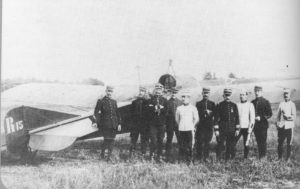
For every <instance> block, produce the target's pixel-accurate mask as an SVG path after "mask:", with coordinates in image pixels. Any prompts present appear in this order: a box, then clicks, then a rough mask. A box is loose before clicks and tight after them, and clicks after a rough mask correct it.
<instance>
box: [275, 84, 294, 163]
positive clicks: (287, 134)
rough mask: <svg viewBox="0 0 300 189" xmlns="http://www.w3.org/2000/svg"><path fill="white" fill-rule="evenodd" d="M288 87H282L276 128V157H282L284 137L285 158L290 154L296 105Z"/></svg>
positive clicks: (288, 157)
mask: <svg viewBox="0 0 300 189" xmlns="http://www.w3.org/2000/svg"><path fill="white" fill-rule="evenodd" d="M290 93H291V91H290V89H284V91H283V98H284V101H282V102H281V103H280V104H279V107H278V114H277V124H276V126H277V130H278V159H279V160H281V159H282V152H283V142H284V140H285V139H286V160H287V161H288V160H289V159H290V156H291V145H292V139H293V130H294V127H295V121H296V116H297V110H296V105H295V103H294V102H292V101H291V97H290Z"/></svg>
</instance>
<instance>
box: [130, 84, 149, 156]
mask: <svg viewBox="0 0 300 189" xmlns="http://www.w3.org/2000/svg"><path fill="white" fill-rule="evenodd" d="M146 91H147V89H146V88H145V87H140V89H139V96H138V97H137V99H135V100H134V101H132V104H131V112H132V119H133V126H132V129H131V133H130V137H131V147H130V157H131V156H132V155H133V153H134V152H135V150H136V143H137V140H138V138H139V135H140V136H141V151H142V155H143V156H145V154H146V147H147V142H148V137H149V136H148V119H147V108H148V107H147V106H148V100H147V99H146V97H145V94H146Z"/></svg>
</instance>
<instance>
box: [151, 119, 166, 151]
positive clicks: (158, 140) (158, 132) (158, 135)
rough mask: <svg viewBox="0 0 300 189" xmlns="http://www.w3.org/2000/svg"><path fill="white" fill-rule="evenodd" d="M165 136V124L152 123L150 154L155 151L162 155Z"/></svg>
mask: <svg viewBox="0 0 300 189" xmlns="http://www.w3.org/2000/svg"><path fill="white" fill-rule="evenodd" d="M164 137H165V125H162V124H151V125H150V141H151V145H150V156H153V155H154V153H156V154H157V156H158V157H160V156H161V155H162V148H163V140H164Z"/></svg>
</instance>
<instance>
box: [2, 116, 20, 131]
mask: <svg viewBox="0 0 300 189" xmlns="http://www.w3.org/2000/svg"><path fill="white" fill-rule="evenodd" d="M5 123H6V124H5V126H6V134H10V133H14V132H17V131H20V130H22V129H23V128H24V125H23V120H20V121H16V122H14V119H13V118H12V117H7V118H5Z"/></svg>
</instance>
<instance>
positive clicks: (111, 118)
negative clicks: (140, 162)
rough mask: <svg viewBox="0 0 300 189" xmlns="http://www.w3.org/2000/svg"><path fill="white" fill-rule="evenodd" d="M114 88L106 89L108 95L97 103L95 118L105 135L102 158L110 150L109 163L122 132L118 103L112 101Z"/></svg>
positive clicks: (108, 87)
mask: <svg viewBox="0 0 300 189" xmlns="http://www.w3.org/2000/svg"><path fill="white" fill-rule="evenodd" d="M113 90H114V88H113V87H111V86H107V87H106V91H105V92H106V95H105V96H104V97H103V98H102V99H99V100H98V101H97V104H96V107H95V110H94V116H95V118H96V122H97V127H98V129H99V132H100V133H102V134H103V137H104V142H103V144H102V147H101V158H102V159H103V158H104V156H105V150H106V149H107V150H108V156H107V161H110V160H111V154H112V150H113V143H114V140H115V137H116V133H117V131H121V117H120V114H119V111H118V106H117V101H115V100H114V99H112V94H113Z"/></svg>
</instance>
